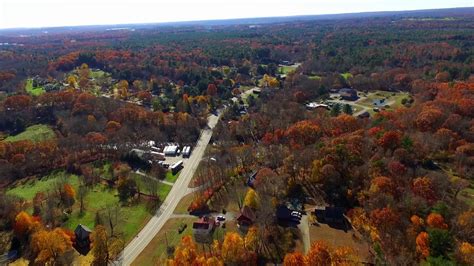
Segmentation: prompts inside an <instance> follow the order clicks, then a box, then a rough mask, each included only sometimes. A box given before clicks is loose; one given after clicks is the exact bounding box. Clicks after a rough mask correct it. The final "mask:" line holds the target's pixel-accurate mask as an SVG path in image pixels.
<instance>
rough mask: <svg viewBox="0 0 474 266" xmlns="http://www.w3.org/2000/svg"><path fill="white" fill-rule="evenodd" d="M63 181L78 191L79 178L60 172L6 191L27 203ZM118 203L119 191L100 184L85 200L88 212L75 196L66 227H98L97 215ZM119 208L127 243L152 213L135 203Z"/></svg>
mask: <svg viewBox="0 0 474 266" xmlns="http://www.w3.org/2000/svg"><path fill="white" fill-rule="evenodd" d="M61 179H64V180H65V181H66V182H67V183H69V184H71V185H72V186H73V187H74V189H75V190H76V192H77V191H78V188H79V179H80V177H78V176H76V175H70V174H66V173H64V172H57V173H53V174H50V175H49V176H46V177H43V178H42V179H40V180H28V181H26V182H24V183H22V184H18V185H17V186H15V187H13V188H11V189H9V190H7V191H6V193H7V194H9V195H16V196H19V197H22V198H24V199H25V200H27V201H32V200H33V198H34V196H35V194H36V193H37V192H47V191H51V190H52V189H53V188H54V187H55V184H57V182H59V181H62V180H61ZM160 189H161V190H160V196H163V197H166V195H167V194H168V193H169V191H170V189H171V186H168V185H164V184H161V187H160ZM114 204H119V198H118V196H117V190H116V189H109V188H108V187H106V186H105V185H102V184H99V185H96V186H95V187H94V188H92V189H90V190H89V191H88V192H87V194H86V196H85V200H84V206H85V212H84V214H83V215H80V213H79V208H80V205H79V200H78V199H77V196H76V202H75V203H74V205H73V207H72V213H71V214H70V216H69V219H68V220H67V221H66V222H65V224H64V227H66V228H69V229H71V230H74V229H75V228H76V226H77V225H78V224H83V225H86V226H88V227H89V228H91V229H92V228H94V226H95V216H96V213H97V212H98V211H101V210H103V209H104V208H105V207H106V206H107V205H114ZM119 206H120V217H121V220H120V221H119V225H118V226H117V231H118V232H120V233H121V234H122V236H123V238H124V240H125V241H126V242H128V241H130V240H131V239H132V238H133V237H134V236H135V235H136V234H137V233H138V232H139V231H140V230H141V228H143V226H144V225H145V224H146V223H147V222H148V220H149V219H150V218H151V216H152V214H150V212H149V211H148V210H147V208H146V206H145V204H142V203H140V204H134V205H131V206H121V205H119Z"/></svg>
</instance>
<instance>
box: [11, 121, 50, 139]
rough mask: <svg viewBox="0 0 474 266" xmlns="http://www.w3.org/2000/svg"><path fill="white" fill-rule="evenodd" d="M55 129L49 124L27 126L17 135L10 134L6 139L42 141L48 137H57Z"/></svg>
mask: <svg viewBox="0 0 474 266" xmlns="http://www.w3.org/2000/svg"><path fill="white" fill-rule="evenodd" d="M55 137H56V135H55V134H54V131H53V130H52V129H51V128H50V127H49V126H47V125H41V124H40V125H33V126H30V127H28V128H26V130H25V131H23V132H21V133H20V134H17V135H15V136H9V137H7V138H6V139H5V141H10V142H14V141H19V140H31V141H34V142H40V141H43V140H47V139H52V138H55Z"/></svg>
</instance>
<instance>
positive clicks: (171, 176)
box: [165, 171, 181, 183]
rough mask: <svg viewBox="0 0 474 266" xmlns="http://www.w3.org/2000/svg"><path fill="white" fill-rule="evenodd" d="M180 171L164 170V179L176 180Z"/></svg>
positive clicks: (172, 181)
mask: <svg viewBox="0 0 474 266" xmlns="http://www.w3.org/2000/svg"><path fill="white" fill-rule="evenodd" d="M180 173H181V172H178V173H176V174H173V173H172V172H171V171H168V172H166V177H165V181H168V182H171V183H174V182H176V180H177V179H178V177H179V174H180Z"/></svg>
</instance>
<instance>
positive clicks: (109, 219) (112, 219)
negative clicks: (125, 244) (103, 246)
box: [103, 203, 121, 236]
mask: <svg viewBox="0 0 474 266" xmlns="http://www.w3.org/2000/svg"><path fill="white" fill-rule="evenodd" d="M120 215H121V211H120V205H119V204H118V203H115V204H107V205H106V206H105V209H104V211H103V218H104V219H105V221H104V222H105V224H107V227H108V228H109V230H110V235H111V236H116V235H115V234H116V233H117V232H116V231H115V229H116V226H117V224H118V223H119V221H120V218H121V217H120Z"/></svg>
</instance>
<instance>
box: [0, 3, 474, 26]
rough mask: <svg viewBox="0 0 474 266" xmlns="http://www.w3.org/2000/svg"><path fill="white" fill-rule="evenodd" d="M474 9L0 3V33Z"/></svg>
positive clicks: (409, 5)
mask: <svg viewBox="0 0 474 266" xmlns="http://www.w3.org/2000/svg"><path fill="white" fill-rule="evenodd" d="M468 6H474V0H390V1H388V0H357V1H356V0H202V1H201V0H194V1H193V0H0V28H18V27H51V26H76V25H102V24H125V23H153V22H174V21H192V20H212V19H229V18H254V17H275V16H293V15H318V14H338V13H354V12H365V11H393V10H416V9H435V8H449V7H468Z"/></svg>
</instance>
